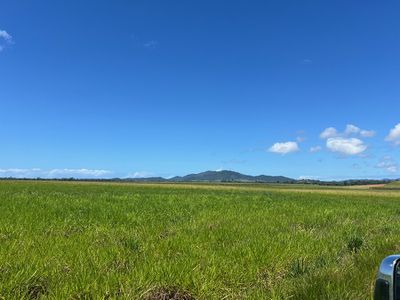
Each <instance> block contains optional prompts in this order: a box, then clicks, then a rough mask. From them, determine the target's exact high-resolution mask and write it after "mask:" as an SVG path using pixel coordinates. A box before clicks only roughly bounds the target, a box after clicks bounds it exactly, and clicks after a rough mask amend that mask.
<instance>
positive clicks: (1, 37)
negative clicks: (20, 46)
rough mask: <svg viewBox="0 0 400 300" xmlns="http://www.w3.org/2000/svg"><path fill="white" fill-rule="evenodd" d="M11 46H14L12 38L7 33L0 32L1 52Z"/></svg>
mask: <svg viewBox="0 0 400 300" xmlns="http://www.w3.org/2000/svg"><path fill="white" fill-rule="evenodd" d="M11 44H13V38H12V36H11V35H10V34H9V33H8V32H7V31H5V30H0V52H1V51H3V50H4V49H5V48H6V47H7V46H8V45H11Z"/></svg>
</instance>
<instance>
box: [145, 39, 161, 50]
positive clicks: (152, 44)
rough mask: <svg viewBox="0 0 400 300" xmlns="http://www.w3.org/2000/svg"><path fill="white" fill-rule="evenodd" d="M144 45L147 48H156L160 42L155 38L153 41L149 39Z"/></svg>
mask: <svg viewBox="0 0 400 300" xmlns="http://www.w3.org/2000/svg"><path fill="white" fill-rule="evenodd" d="M143 46H144V47H145V48H150V49H154V48H156V47H157V46H158V42H157V41H154V40H151V41H148V42H146V43H144V44H143Z"/></svg>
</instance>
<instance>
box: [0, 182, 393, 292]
mask: <svg viewBox="0 0 400 300" xmlns="http://www.w3.org/2000/svg"><path fill="white" fill-rule="evenodd" d="M399 207H400V192H398V191H391V190H390V191H384V190H362V189H361V190H357V189H338V188H336V189H330V188H317V187H304V186H301V187H300V186H297V187H289V186H276V185H275V186H269V185H227V184H225V185H188V184H105V183H71V182H66V183H62V182H9V181H2V182H0V299H37V298H42V299H116V298H119V299H141V298H146V297H149V295H152V294H153V296H156V291H157V293H158V294H162V293H164V294H166V293H173V292H178V291H179V292H180V293H181V295H186V296H187V298H186V299H189V297H188V295H189V294H190V295H192V297H194V298H195V299H289V298H290V299H371V295H372V288H373V282H374V279H375V273H376V271H377V268H378V266H379V263H380V261H381V259H383V258H384V257H385V256H386V255H389V254H393V253H396V252H398V251H400V242H399V241H400V230H398V229H399V228H400V208H399ZM181 298H182V299H184V297H183V296H182V297H181Z"/></svg>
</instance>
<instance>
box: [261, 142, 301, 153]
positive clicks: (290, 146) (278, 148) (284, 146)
mask: <svg viewBox="0 0 400 300" xmlns="http://www.w3.org/2000/svg"><path fill="white" fill-rule="evenodd" d="M299 150H300V148H299V146H298V145H297V143H296V142H284V143H275V144H273V145H272V146H271V147H270V148H269V149H268V151H269V152H273V153H280V154H287V153H291V152H297V151H299Z"/></svg>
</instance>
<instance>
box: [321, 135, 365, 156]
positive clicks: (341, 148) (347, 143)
mask: <svg viewBox="0 0 400 300" xmlns="http://www.w3.org/2000/svg"><path fill="white" fill-rule="evenodd" d="M326 147H327V148H328V149H329V150H330V151H332V152H336V153H340V154H344V155H356V154H360V153H362V152H364V151H365V150H366V149H367V146H366V145H365V144H364V142H363V141H361V140H360V139H357V138H342V137H334V138H329V139H328V140H327V141H326Z"/></svg>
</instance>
